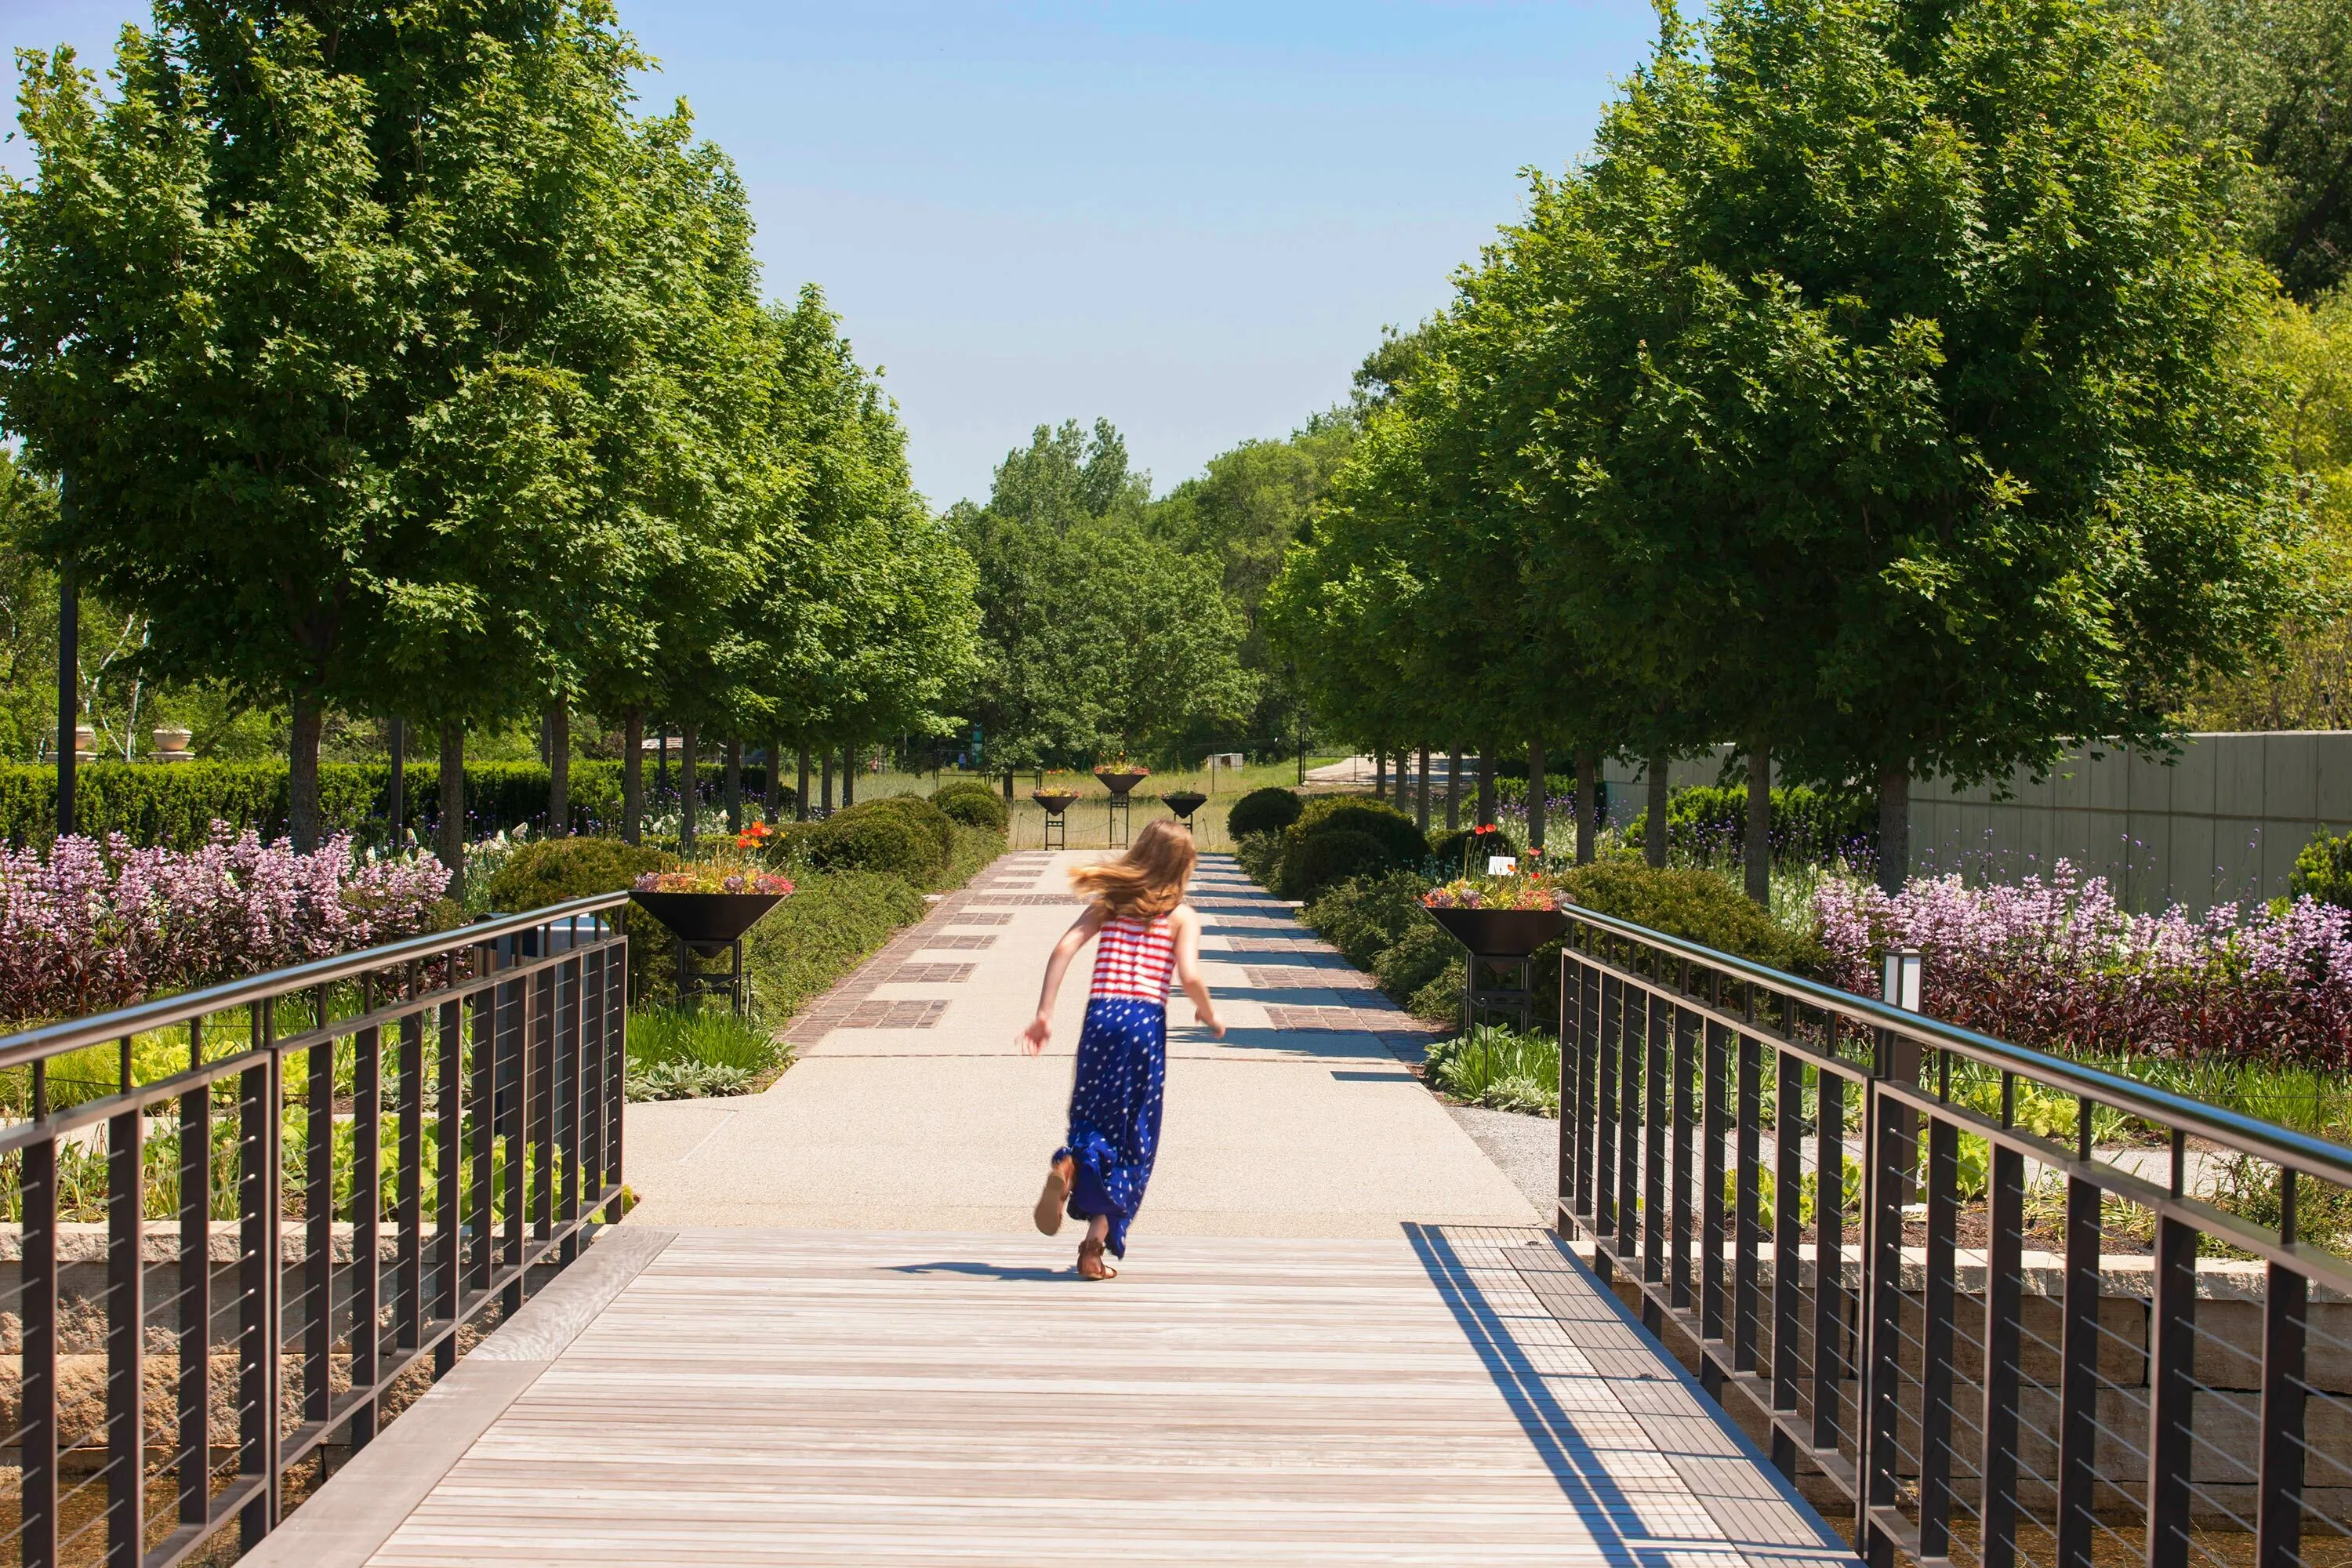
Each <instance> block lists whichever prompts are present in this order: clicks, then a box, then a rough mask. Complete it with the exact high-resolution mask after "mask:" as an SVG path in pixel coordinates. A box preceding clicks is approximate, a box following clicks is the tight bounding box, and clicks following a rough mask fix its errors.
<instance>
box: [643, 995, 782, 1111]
mask: <svg viewBox="0 0 2352 1568" xmlns="http://www.w3.org/2000/svg"><path fill="white" fill-rule="evenodd" d="M788 1055H789V1053H788V1052H787V1050H786V1048H785V1047H784V1045H783V1043H782V1041H780V1040H779V1039H777V1038H776V1036H775V1031H773V1030H772V1029H767V1028H762V1027H761V1026H759V1025H758V1024H756V1023H754V1022H752V1021H751V1019H749V1018H744V1017H739V1016H736V1014H735V1013H734V1012H733V1011H732V1010H731V1009H730V1008H727V1007H724V1006H711V1005H704V1006H698V1007H697V1006H685V1007H679V1006H652V1007H640V1008H637V1009H636V1010H635V1011H634V1012H632V1013H631V1014H630V1015H629V1098H630V1099H631V1100H698V1099H701V1098H703V1097H705V1096H708V1095H725V1094H749V1093H751V1091H752V1090H754V1089H758V1088H759V1087H760V1086H761V1079H772V1078H773V1077H774V1075H775V1074H776V1073H778V1072H780V1071H782V1068H783V1067H784V1066H785V1063H786V1060H787V1058H788Z"/></svg>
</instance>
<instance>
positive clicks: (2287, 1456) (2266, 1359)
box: [2254, 1170, 2311, 1568]
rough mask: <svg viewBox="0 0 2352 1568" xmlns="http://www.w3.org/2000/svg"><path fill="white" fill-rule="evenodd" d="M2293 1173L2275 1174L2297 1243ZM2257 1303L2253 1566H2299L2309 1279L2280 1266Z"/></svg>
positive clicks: (2289, 1233)
mask: <svg viewBox="0 0 2352 1568" xmlns="http://www.w3.org/2000/svg"><path fill="white" fill-rule="evenodd" d="M2295 1235H2296V1229H2295V1173H2294V1171H2292V1170H2282V1171H2281V1172H2280V1173H2279V1240H2280V1241H2282V1242H2284V1243H2285V1244H2287V1245H2289V1246H2293V1245H2294V1240H2295ZM2264 1272H2265V1280H2264V1283H2265V1285H2266V1287H2267V1289H2266V1290H2265V1292H2264V1296H2265V1300H2264V1301H2263V1404H2262V1422H2263V1439H2262V1442H2263V1446H2262V1486H2261V1494H2262V1501H2261V1504H2260V1510H2261V1512H2260V1516H2259V1518H2258V1519H2257V1520H2256V1521H2255V1527H2254V1563H2255V1568H2299V1565H2300V1564H2301V1563H2302V1561H2303V1481H2304V1458H2303V1446H2304V1430H2303V1418H2304V1349H2305V1343H2304V1342H2305V1338H2306V1335H2307V1331H2308V1327H2309V1324H2308V1321H2307V1314H2308V1310H2309V1305H2310V1300H2311V1281H2310V1280H2309V1279H2306V1278H2305V1276H2304V1275H2302V1274H2300V1273H2298V1272H2296V1271H2295V1270H2294V1269H2292V1268H2287V1267H2286V1266H2285V1265H2284V1264H2280V1263H2273V1264H2271V1265H2270V1267H2269V1268H2268V1269H2266V1270H2265V1271H2264Z"/></svg>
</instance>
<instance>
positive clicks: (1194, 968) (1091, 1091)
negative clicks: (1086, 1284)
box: [1021, 818, 1225, 1279]
mask: <svg viewBox="0 0 2352 1568" xmlns="http://www.w3.org/2000/svg"><path fill="white" fill-rule="evenodd" d="M1191 876H1192V835H1191V834H1189V833H1187V832H1185V831H1184V830H1183V829H1182V828H1181V827H1179V826H1177V825H1176V824H1175V823H1174V822H1172V821H1169V820H1167V819H1164V818H1163V819H1161V820H1160V821H1158V822H1154V823H1152V824H1150V826H1147V827H1145V828H1144V830H1143V831H1142V832H1140V833H1139V834H1137V835H1136V836H1135V844H1134V847H1131V848H1129V850H1128V852H1127V854H1126V855H1125V856H1124V857H1122V858H1119V859H1117V860H1113V861H1110V862H1108V863H1107V864H1105V865H1100V866H1085V867H1081V868H1078V869H1077V870H1076V871H1073V872H1071V873H1070V881H1071V883H1072V884H1073V885H1075V886H1076V888H1077V889H1078V890H1079V891H1080V892H1082V893H1092V894H1094V895H1095V901H1094V902H1093V903H1091V904H1089V905H1087V911H1086V913H1084V914H1082V915H1080V916H1079V917H1078V918H1077V921H1076V923H1074V924H1073V925H1072V926H1071V927H1070V929H1069V930H1068V931H1064V932H1063V933H1062V940H1061V941H1059V942H1055V944H1054V955H1053V956H1052V957H1051V958H1049V959H1047V960H1046V961H1045V989H1044V990H1043V991H1041V992H1040V993H1039V994H1038V997H1037V1016H1036V1017H1035V1018H1034V1019H1032V1020H1031V1021H1030V1024H1029V1026H1028V1027H1027V1028H1025V1029H1024V1030H1022V1031H1021V1045H1022V1047H1023V1048H1024V1050H1026V1051H1027V1052H1028V1053H1029V1054H1030V1055H1031V1056H1033V1057H1034V1056H1035V1055H1036V1054H1037V1053H1038V1052H1039V1051H1042V1050H1044V1049H1045V1041H1046V1038H1047V1037H1049V1036H1051V1035H1052V1033H1053V1025H1052V1023H1051V1021H1050V1020H1051V1019H1052V1016H1053V1013H1054V997H1055V994H1057V993H1058V992H1059V991H1060V990H1061V988H1062V975H1063V973H1065V972H1066V971H1067V970H1068V968H1069V967H1070V960H1071V959H1073V958H1075V957H1076V956H1077V952H1078V949H1080V948H1082V947H1084V946H1086V944H1087V941H1088V940H1089V939H1091V938H1094V937H1096V936H1099V937H1100V938H1101V939H1102V940H1101V942H1099V944H1098V945H1097V947H1096V949H1095V982H1094V989H1093V991H1092V992H1091V993H1090V994H1088V996H1087V1022H1086V1026H1085V1027H1084V1028H1083V1029H1081V1030H1080V1031H1079V1032H1078V1071H1077V1079H1076V1082H1075V1083H1073V1084H1072V1086H1071V1088H1070V1131H1069V1139H1068V1141H1067V1142H1066V1143H1064V1144H1063V1146H1062V1147H1061V1148H1060V1149H1057V1150H1055V1152H1054V1163H1053V1164H1052V1166H1051V1167H1050V1169H1049V1170H1048V1171H1047V1173H1046V1176H1045V1192H1044V1193H1043V1194H1040V1195H1039V1197H1038V1199H1037V1228H1038V1229H1039V1230H1042V1231H1044V1232H1045V1234H1046V1235H1047V1236H1052V1235H1053V1234H1054V1233H1055V1232H1056V1231H1058V1230H1060V1229H1061V1228H1062V1213H1063V1209H1064V1207H1065V1206H1067V1208H1068V1211H1069V1214H1070V1217H1071V1218H1073V1219H1082V1220H1084V1221H1086V1222H1087V1235H1086V1239H1085V1240H1084V1241H1081V1242H1080V1243H1078V1274H1079V1276H1080V1278H1082V1279H1116V1278H1118V1269H1116V1268H1112V1267H1111V1266H1110V1265H1109V1263H1108V1262H1107V1261H1105V1260H1104V1258H1103V1251H1104V1249H1105V1248H1106V1247H1108V1249H1109V1250H1110V1254H1111V1256H1112V1257H1114V1258H1125V1257H1126V1256H1127V1226H1128V1222H1129V1220H1131V1219H1133V1218H1134V1217H1135V1211H1136V1209H1137V1207H1138V1206H1139V1205H1141V1204H1142V1202H1143V1189H1144V1187H1145V1185H1146V1184H1148V1183H1150V1180H1151V1162H1152V1159H1153V1157H1154V1156H1155V1155H1156V1154H1157V1153H1158V1152H1159V1151H1160V1094H1161V1090H1162V1089H1164V1088H1165V1086H1166V1082H1167V1071H1168V980H1169V973H1170V972H1171V970H1172V971H1173V972H1174V973H1175V976H1176V978H1177V979H1178V980H1179V981H1180V982H1181V983H1182V984H1183V987H1184V994H1185V995H1187V996H1189V997H1191V998H1192V1010H1193V1013H1194V1014H1195V1016H1198V1017H1199V1019H1200V1020H1201V1022H1202V1024H1204V1025H1206V1026H1208V1029H1209V1032H1210V1033H1211V1034H1213V1035H1216V1036H1219V1037H1223V1034H1224V1032H1225V1026H1223V1024H1221V1023H1219V1022H1218V1021H1217V1013H1216V1008H1215V1006H1214V1005H1213V1004H1212V1003H1211V1002H1210V1000H1209V986H1208V983H1207V982H1206V981H1204V980H1202V978H1201V963H1200V953H1201V917H1200V916H1199V915H1197V914H1195V913H1193V912H1192V906H1190V905H1188V904H1186V903H1185V902H1183V898H1184V883H1185V881H1186V880H1187V879H1189V878H1191Z"/></svg>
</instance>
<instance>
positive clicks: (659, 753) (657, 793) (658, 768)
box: [654, 724, 669, 811]
mask: <svg viewBox="0 0 2352 1568" xmlns="http://www.w3.org/2000/svg"><path fill="white" fill-rule="evenodd" d="M668 794H669V726H668V725H667V724H664V725H663V726H662V727H661V728H660V729H659V730H657V731H655V732H654V809H655V810H656V811H659V810H660V809H661V808H662V801H663V798H664V797H665V796H667V795H668Z"/></svg>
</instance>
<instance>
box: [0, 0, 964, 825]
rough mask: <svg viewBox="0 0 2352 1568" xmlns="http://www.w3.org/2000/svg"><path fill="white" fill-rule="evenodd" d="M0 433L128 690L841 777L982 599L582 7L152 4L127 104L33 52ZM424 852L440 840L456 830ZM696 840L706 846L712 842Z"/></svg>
mask: <svg viewBox="0 0 2352 1568" xmlns="http://www.w3.org/2000/svg"><path fill="white" fill-rule="evenodd" d="M21 63H22V67H23V82H24V85H23V89H22V94H21V102H20V124H21V125H22V126H23V128H24V132H25V134H26V139H27V141H28V142H30V144H31V146H32V148H33V151H34V154H35V158H36V164H37V173H36V175H35V177H34V179H33V180H31V181H30V182H27V183H24V184H13V183H12V184H9V185H7V186H6V187H5V189H0V423H5V427H6V428H7V429H8V430H9V431H10V432H11V433H12V434H14V435H16V436H17V437H20V438H21V440H22V443H23V452H24V456H25V458H26V462H27V464H28V465H29V466H30V467H32V468H35V469H37V470H39V471H41V472H44V473H47V474H50V475H55V476H58V479H59V483H58V488H57V490H56V493H55V496H54V504H53V505H51V506H49V507H48V508H47V510H46V512H44V510H43V509H39V508H24V507H20V508H18V509H17V510H18V511H19V512H20V513H22V514H24V515H25V516H26V517H30V518H32V519H33V520H34V524H35V526H33V528H32V529H31V533H32V537H33V542H34V543H35V545H36V546H37V548H38V549H39V550H40V551H42V552H44V553H46V554H47V556H49V557H50V558H51V559H52V560H53V561H55V562H56V563H58V565H59V566H60V568H61V569H62V571H63V572H64V574H66V579H67V582H68V585H69V587H71V588H73V589H86V590H88V591H89V592H91V593H92V594H94V595H97V596H99V597H100V598H101V599H102V600H103V601H104V602H105V603H106V604H107V605H110V606H111V607H112V609H113V610H115V611H117V612H120V613H123V614H127V615H130V616H136V617H137V618H138V619H139V620H141V621H142V623H143V628H144V629H143V634H142V636H143V646H142V648H141V650H140V653H139V657H138V661H137V662H138V666H139V668H141V670H142V672H143V673H144V674H146V675H147V676H149V677H151V678H161V679H178V680H183V681H216V682H223V683H226V686H227V687H228V688H230V689H233V690H234V691H236V693H238V694H240V695H241V696H242V697H243V698H245V699H247V700H252V701H257V702H261V703H267V704H271V705H280V704H282V705H283V707H284V708H285V710H287V712H288V713H289V719H290V724H289V729H290V742H289V752H290V758H291V766H292V784H293V787H292V815H293V831H294V837H295V840H296V842H297V844H298V846H300V847H308V846H310V844H312V843H313V842H315V840H316V837H317V833H318V809H317V807H318V795H317V763H318V754H319V737H320V729H321V726H322V724H323V722H324V721H325V717H326V715H327V714H328V713H329V712H330V711H331V710H332V711H338V712H341V713H345V714H355V715H376V716H382V717H385V718H398V719H402V720H406V721H417V722H421V723H423V724H425V725H426V726H428V727H429V728H431V729H433V730H436V731H438V733H439V736H440V741H441V749H442V754H443V764H444V765H443V768H442V774H441V776H442V788H443V790H444V792H445V794H448V795H453V796H454V797H455V798H456V799H462V796H455V792H456V791H457V790H458V789H460V788H461V787H462V776H461V772H460V768H461V764H462V758H463V746H464V737H465V734H466V732H467V729H468V728H469V727H478V726H483V725H490V724H497V723H500V722H504V721H511V720H512V719H513V718H514V717H515V716H516V715H518V714H521V713H528V712H531V711H540V712H543V713H544V714H545V715H546V716H547V718H548V721H549V728H550V731H551V752H552V753H553V755H554V756H555V758H556V759H557V760H558V766H557V768H556V770H555V773H556V779H555V783H554V785H553V788H554V791H555V794H556V795H557V797H558V798H557V799H556V800H554V801H552V802H551V807H552V808H553V809H552V811H551V817H552V819H553V820H556V821H559V822H560V821H562V820H564V816H565V814H564V812H563V809H562V805H563V803H562V798H561V796H562V791H563V789H564V783H563V770H562V766H561V761H562V758H564V757H565V756H567V755H568V754H569V752H570V747H569V744H568V740H567V737H566V731H567V727H568V722H569V716H570V714H571V712H572V710H573V709H574V708H575V707H584V708H586V709H588V710H592V711H593V712H595V713H597V714H601V715H604V716H607V717H608V718H612V719H615V720H618V721H620V722H621V723H622V724H623V726H624V727H625V731H626V737H625V751H624V754H625V757H627V758H628V759H629V762H630V764H631V765H630V770H629V772H630V779H631V786H630V796H631V801H630V814H631V820H632V824H633V825H634V821H635V811H636V808H637V803H638V802H639V801H640V800H641V799H642V789H641V784H640V782H639V780H638V776H637V762H638V758H639V756H640V753H641V747H640V740H641V737H642V735H643V732H644V728H645V725H646V721H647V720H648V719H649V718H652V719H654V720H656V721H660V722H663V723H665V724H667V725H672V726H675V727H676V728H677V729H678V730H679V731H681V732H682V733H683V734H685V735H686V736H688V737H689V744H691V743H692V737H695V736H696V735H697V734H699V735H700V736H702V737H705V738H715V737H722V736H723V737H727V738H730V740H733V741H735V742H738V743H740V741H741V740H742V739H744V738H751V739H755V740H760V741H765V742H769V743H770V744H771V745H772V746H773V747H778V748H781V749H790V748H793V747H800V748H807V747H811V746H826V745H830V744H835V743H839V742H846V741H852V740H863V739H868V738H874V737H878V736H882V735H887V734H895V733H898V732H900V731H907V730H914V729H923V728H929V727H936V726H937V725H938V724H939V723H940V722H941V721H942V718H943V705H944V704H945V702H946V700H947V699H948V698H949V697H950V694H952V693H954V692H955V691H956V690H957V689H959V688H960V687H961V685H962V684H963V683H964V682H965V681H966V679H968V677H969V675H970V674H971V670H972V669H973V668H974V667H975V660H976V649H975V645H974V640H973V632H974V611H973V602H972V579H971V567H970V563H969V561H968V559H967V557H966V556H965V555H964V553H963V552H961V550H960V549H959V548H958V547H957V545H956V542H955V541H954V539H953V537H952V536H951V534H950V531H949V530H948V529H947V528H946V527H945V526H944V525H943V524H942V523H941V522H940V521H939V520H937V519H935V518H933V517H932V516H931V515H930V514H929V511H928V510H927V509H926V508H925V507H924V506H923V504H922V503H921V501H920V499H919V497H918V496H917V495H916V494H915V492H914V490H913V489H912V486H911V484H910V482H909V479H908V472H907V466H906V460H905V451H904V437H903V433H902V431H901V429H900V427H899V426H898V421H897V419H896V416H895V414H894V412H893V410H892V409H891V407H890V405H888V403H887V400H885V399H884V398H883V396H882V395H881V393H880V390H879V387H878V386H877V383H876V381H875V379H874V378H873V377H872V376H871V375H869V374H866V372H864V371H863V370H861V369H860V367H859V366H858V365H857V363H856V361H855V359H854V358H853V357H852V354H851V352H850V349H849V345H848V344H847V342H845V340H844V339H843V337H842V335H841V333H840V330H839V326H838V323H837V321H835V317H834V316H833V314H832V313H831V312H830V311H829V310H827V309H826V307H825V304H824V300H823V299H822V297H821V296H820V295H819V294H818V293H817V292H816V290H814V289H808V290H805V291H803V293H802V295H801V296H800V298H799V299H798V300H796V301H794V302H793V303H791V304H788V305H778V304H772V303H768V302H765V301H763V300H762V297H761V289H760V283H759V275H758V270H757V268H756V266H755V265H754V263H753V262H752V260H751V220H750V216H749V213H748V210H747V207H746V204H745V199H744V194H743V191H742V188H741V185H740V182H739V181H738V180H737V178H736V175H735V173H734V170H733V168H732V166H731V165H730V163H729V162H728V160H727V159H726V157H725V156H724V155H723V154H722V153H719V151H718V150H717V149H716V148H714V147H711V146H710V145H709V144H708V143H705V142H698V141H697V140H696V138H695V136H694V133H693V125H692V121H691V119H690V117H689V115H688V112H687V110H686V109H685V108H684V106H683V105H682V104H681V105H679V106H677V108H676V109H675V110H673V111H671V112H670V113H668V114H666V115H656V116H651V117H641V116H639V115H637V114H635V112H634V111H633V110H632V95H631V91H630V88H629V85H628V83H629V77H630V75H631V73H632V72H635V71H637V70H640V69H642V68H646V65H647V64H648V63H649V62H647V61H646V59H645V58H643V57H642V56H641V55H640V54H639V53H638V51H637V50H636V48H635V46H634V45H633V44H632V42H631V41H630V40H629V38H628V37H627V36H626V35H625V34H624V33H623V32H622V31H621V30H620V29H619V27H618V26H617V24H616V23H615V21H614V17H613V16H612V15H611V13H610V11H609V9H608V8H607V7H605V6H604V5H602V4H598V3H596V0H522V3H520V4H509V3H493V0H471V3H460V4H457V5H443V6H432V7H424V8H415V7H390V6H368V7H362V8H360V9H358V10H356V11H354V10H352V9H350V8H346V7H311V6H260V5H204V4H194V3H191V0H163V3H162V4H159V5H157V6H156V8H155V13H154V18H153V22H152V26H149V27H147V28H145V29H137V28H132V29H126V31H125V32H124V34H123V36H122V39H121V46H120V49H119V53H118V58H117V62H116V67H115V70H114V86H115V90H114V91H113V92H112V93H111V94H110V95H101V94H100V93H99V92H98V90H97V89H96V85H95V83H94V81H93V79H91V77H90V75H89V73H88V72H86V71H84V70H83V69H82V68H80V67H79V64H78V63H77V62H76V61H75V59H74V58H73V57H72V55H71V53H70V51H67V50H59V51H58V52H56V53H54V54H51V55H48V56H46V57H44V56H39V55H32V54H27V55H25V56H22V57H21ZM442 820H443V822H444V825H445V827H444V831H445V835H446V836H449V837H451V839H452V842H450V843H447V844H445V845H444V846H443V852H444V854H445V856H446V858H450V859H451V860H452V862H453V863H454V862H455V861H456V859H457V855H458V853H460V852H461V851H462V844H463V839H462V833H463V815H462V811H461V810H458V809H445V811H444V812H443V815H442ZM687 831H688V832H689V833H690V832H691V821H690V817H689V821H688V827H687Z"/></svg>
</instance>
